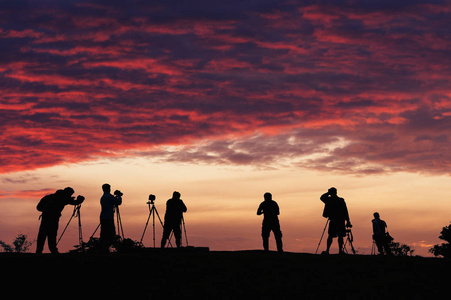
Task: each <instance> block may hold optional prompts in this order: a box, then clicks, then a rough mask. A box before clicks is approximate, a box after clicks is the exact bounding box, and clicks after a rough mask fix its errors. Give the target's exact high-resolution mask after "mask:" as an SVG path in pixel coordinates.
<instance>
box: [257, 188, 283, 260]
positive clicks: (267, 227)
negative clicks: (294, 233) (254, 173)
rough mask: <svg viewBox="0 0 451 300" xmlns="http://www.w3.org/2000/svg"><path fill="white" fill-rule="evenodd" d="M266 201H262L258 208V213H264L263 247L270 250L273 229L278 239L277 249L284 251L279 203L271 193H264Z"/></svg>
mask: <svg viewBox="0 0 451 300" xmlns="http://www.w3.org/2000/svg"><path fill="white" fill-rule="evenodd" d="M263 198H264V199H265V201H263V202H262V203H260V205H259V206H258V209H257V215H258V216H260V215H262V214H263V223H262V239H263V249H264V250H265V251H269V234H270V233H271V231H272V232H273V233H274V237H275V239H276V245H277V251H278V252H283V244H282V231H281V230H280V223H279V217H278V215H279V214H280V210H279V205H278V204H277V202H276V201H274V200H273V199H272V194H271V193H265V194H264V195H263Z"/></svg>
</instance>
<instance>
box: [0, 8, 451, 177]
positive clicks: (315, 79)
mask: <svg viewBox="0 0 451 300" xmlns="http://www.w3.org/2000/svg"><path fill="white" fill-rule="evenodd" d="M219 2H220V1H218V2H215V1H213V2H211V3H210V2H209V4H208V5H200V4H199V5H195V3H194V4H193V3H190V5H189V7H187V6H185V5H184V4H181V3H178V1H175V2H171V1H168V2H165V3H164V4H158V5H156V4H149V3H146V2H145V1H133V3H131V4H130V3H128V4H127V5H126V6H124V4H122V3H121V2H118V3H115V1H113V2H111V1H110V2H106V1H85V2H78V1H64V2H63V3H61V2H56V1H55V2H52V1H50V2H46V3H45V4H40V3H39V2H34V1H24V2H23V3H21V5H17V4H15V3H16V2H8V1H6V2H3V3H2V4H1V6H2V7H1V8H2V9H1V11H2V13H1V15H0V17H1V20H2V21H1V22H0V42H1V45H2V47H0V54H1V55H0V78H1V80H0V87H1V89H2V95H1V96H0V126H1V130H2V135H1V141H0V142H1V146H0V153H1V156H0V165H1V167H0V172H2V173H8V172H15V171H20V170H31V169H35V168H39V167H48V166H52V165H57V164H64V163H71V162H80V161H87V160H91V159H96V158H99V157H116V156H121V155H124V153H127V155H130V154H133V155H146V156H152V157H157V158H159V159H163V160H171V161H196V162H205V163H226V164H246V165H256V166H263V165H265V166H266V167H278V166H281V165H292V166H299V167H307V168H314V169H321V170H333V171H342V172H350V173H368V172H387V171H409V172H418V171H421V172H428V173H440V174H449V166H450V164H451V156H450V155H449V154H448V152H449V151H447V150H448V148H449V146H450V140H449V138H448V135H449V128H450V125H451V101H450V95H451V83H450V80H449V78H451V77H450V75H451V74H450V73H451V70H450V67H449V66H451V55H450V54H449V48H450V41H451V38H450V34H449V32H448V31H447V30H446V28H449V26H450V25H451V24H450V21H449V20H451V18H450V17H451V6H450V5H449V3H448V2H446V1H436V2H431V1H424V2H423V1H397V3H396V4H394V3H391V2H385V1H383V3H382V2H380V1H374V2H373V1H367V2H365V4H360V5H358V4H355V5H347V4H345V3H344V2H340V1H323V2H321V4H314V5H312V4H310V2H309V1H305V2H300V3H297V4H292V3H291V2H289V1H287V2H285V1H255V2H254V1H245V2H242V1H241V2H236V3H231V4H230V5H227V6H225V5H224V4H221V3H219ZM381 3H382V4H381ZM171 147H172V148H171ZM171 149H172V150H171ZM174 149H176V151H175V150H174Z"/></svg>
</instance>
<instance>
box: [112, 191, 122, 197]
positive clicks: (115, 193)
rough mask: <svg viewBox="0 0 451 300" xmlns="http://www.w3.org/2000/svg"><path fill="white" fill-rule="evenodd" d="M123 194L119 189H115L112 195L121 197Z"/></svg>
mask: <svg viewBox="0 0 451 300" xmlns="http://www.w3.org/2000/svg"><path fill="white" fill-rule="evenodd" d="M123 195H124V194H123V193H122V192H121V191H119V190H115V191H114V196H117V197H122V196H123Z"/></svg>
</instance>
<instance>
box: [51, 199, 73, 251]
mask: <svg viewBox="0 0 451 300" xmlns="http://www.w3.org/2000/svg"><path fill="white" fill-rule="evenodd" d="M76 209H77V208H76V207H74V211H73V213H72V216H71V217H70V219H69V221H68V222H67V224H66V227H65V228H64V230H63V232H62V233H61V235H60V237H59V239H58V241H57V242H56V245H57V246H58V244H59V242H60V241H61V238H62V237H63V235H64V233H65V232H66V229H67V227H69V224H70V221H72V218H73V217H74V216H75V211H76Z"/></svg>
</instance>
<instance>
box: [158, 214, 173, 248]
mask: <svg viewBox="0 0 451 300" xmlns="http://www.w3.org/2000/svg"><path fill="white" fill-rule="evenodd" d="M154 210H155V213H157V217H158V220H160V224H161V227H163V231H164V224H163V221H161V218H160V214H159V213H158V210H157V208H156V207H155V206H154ZM171 237H172V233H171V236H169V239H168V242H169V246H171V248H172V247H173V246H172V243H171Z"/></svg>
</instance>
